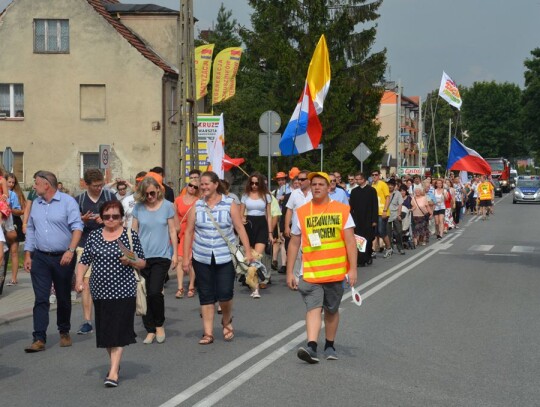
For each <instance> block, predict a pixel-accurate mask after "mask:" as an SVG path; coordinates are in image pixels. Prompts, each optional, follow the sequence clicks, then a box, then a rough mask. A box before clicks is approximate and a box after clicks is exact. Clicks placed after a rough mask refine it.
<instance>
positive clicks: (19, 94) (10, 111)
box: [0, 83, 24, 119]
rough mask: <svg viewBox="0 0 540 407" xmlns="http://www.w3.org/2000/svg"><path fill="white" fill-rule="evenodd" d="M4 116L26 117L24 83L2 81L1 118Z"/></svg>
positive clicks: (0, 92) (0, 93) (0, 88)
mask: <svg viewBox="0 0 540 407" xmlns="http://www.w3.org/2000/svg"><path fill="white" fill-rule="evenodd" d="M4 117H24V88H23V85H22V84H13V83H7V84H6V83H0V119H1V118H4Z"/></svg>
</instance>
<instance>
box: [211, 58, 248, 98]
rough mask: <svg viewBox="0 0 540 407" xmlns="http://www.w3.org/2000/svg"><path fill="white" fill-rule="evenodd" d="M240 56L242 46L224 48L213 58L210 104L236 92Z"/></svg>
mask: <svg viewBox="0 0 540 407" xmlns="http://www.w3.org/2000/svg"><path fill="white" fill-rule="evenodd" d="M241 57H242V48H240V47H231V48H225V49H224V50H223V51H221V52H220V53H219V54H217V56H216V59H214V66H213V68H212V70H213V75H212V105H215V104H217V103H219V102H223V101H224V100H227V99H229V98H230V97H232V96H234V94H235V92H236V73H237V72H238V66H239V65H240V58H241Z"/></svg>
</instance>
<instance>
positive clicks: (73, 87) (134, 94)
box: [0, 0, 179, 191]
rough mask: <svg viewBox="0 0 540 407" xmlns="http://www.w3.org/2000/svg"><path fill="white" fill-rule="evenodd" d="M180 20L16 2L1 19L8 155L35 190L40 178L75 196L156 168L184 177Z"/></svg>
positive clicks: (38, 0) (0, 100)
mask: <svg viewBox="0 0 540 407" xmlns="http://www.w3.org/2000/svg"><path fill="white" fill-rule="evenodd" d="M178 18H179V14H178V11H174V10H170V9H168V8H165V7H160V6H155V5H150V4H146V5H143V4H137V5H132V4H121V3H119V2H118V1H116V0H108V1H105V0H103V1H102V0H54V1H51V0H13V2H12V3H11V4H10V5H9V6H8V7H7V8H6V9H5V10H4V11H3V12H1V13H0V135H1V137H0V152H1V151H3V150H4V148H5V147H7V146H9V147H11V148H12V149H13V151H14V153H15V170H16V172H17V173H18V174H17V175H18V176H19V180H20V181H22V182H23V183H24V184H25V186H30V185H31V183H32V175H33V174H34V172H35V171H37V170H40V169H47V170H50V171H53V172H54V173H56V174H57V176H58V177H59V179H61V180H62V181H63V182H64V185H65V186H66V187H68V188H69V189H70V190H72V191H73V190H76V189H78V187H79V184H80V180H81V178H82V174H83V172H84V171H85V170H86V169H87V168H91V167H97V166H98V163H99V160H100V157H99V153H98V151H99V145H100V144H109V145H110V146H111V154H110V156H109V162H110V168H109V170H107V172H106V176H107V177H108V178H109V179H110V178H115V177H120V176H123V177H126V178H128V179H132V180H133V178H132V177H133V176H134V174H136V173H137V172H139V171H141V170H148V169H149V168H151V167H154V166H156V165H160V166H163V167H164V168H165V170H166V177H167V181H172V182H173V183H174V184H175V185H176V183H177V182H178V179H176V178H177V176H176V175H175V176H173V175H172V174H179V129H178V124H177V122H178V112H177V111H176V107H177V106H178V101H177V98H178V96H177V92H176V86H177V79H178V73H177V72H178V70H177V68H176V67H175V65H176V63H175V61H177V48H178V43H177V23H178Z"/></svg>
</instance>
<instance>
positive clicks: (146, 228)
mask: <svg viewBox="0 0 540 407" xmlns="http://www.w3.org/2000/svg"><path fill="white" fill-rule="evenodd" d="M163 198H164V188H163V187H162V186H161V184H160V183H159V182H158V181H157V180H156V179H155V178H154V177H152V176H147V177H146V178H144V179H143V180H142V181H141V183H140V184H139V185H138V187H137V194H136V196H135V200H136V201H137V204H136V205H135V207H134V208H133V224H132V228H133V229H134V230H135V231H137V232H138V233H139V237H140V239H141V244H142V247H143V250H144V254H145V257H146V267H145V268H144V269H142V270H141V274H142V275H143V277H144V278H145V279H146V302H147V306H148V309H147V311H146V315H145V316H143V317H142V320H143V324H144V327H145V328H146V331H147V332H148V334H147V335H146V339H145V340H144V341H143V343H145V344H151V343H152V342H154V339H155V340H156V341H157V342H158V343H163V342H165V328H164V327H163V324H164V323H165V299H164V297H163V284H164V283H165V277H166V276H167V273H168V271H169V269H170V268H171V267H173V268H174V267H176V262H177V256H178V253H177V250H178V238H177V233H176V227H175V224H176V222H177V221H175V217H176V214H175V210H174V205H173V204H172V202H169V201H167V200H165V199H163Z"/></svg>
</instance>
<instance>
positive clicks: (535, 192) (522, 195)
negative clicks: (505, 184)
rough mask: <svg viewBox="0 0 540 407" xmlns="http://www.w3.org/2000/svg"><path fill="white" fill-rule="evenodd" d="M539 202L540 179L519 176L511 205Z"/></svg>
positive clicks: (535, 176)
mask: <svg viewBox="0 0 540 407" xmlns="http://www.w3.org/2000/svg"><path fill="white" fill-rule="evenodd" d="M518 202H540V177H539V176H537V175H531V176H525V175H520V176H519V177H518V179H517V184H516V188H515V189H514V200H513V203H518Z"/></svg>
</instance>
